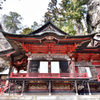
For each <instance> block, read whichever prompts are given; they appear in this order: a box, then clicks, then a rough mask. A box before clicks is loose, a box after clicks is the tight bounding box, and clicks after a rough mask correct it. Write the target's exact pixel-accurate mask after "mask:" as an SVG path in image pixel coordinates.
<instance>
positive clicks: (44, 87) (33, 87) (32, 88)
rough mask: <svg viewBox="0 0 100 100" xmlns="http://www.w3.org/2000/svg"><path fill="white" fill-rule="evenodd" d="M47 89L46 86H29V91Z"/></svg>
mask: <svg viewBox="0 0 100 100" xmlns="http://www.w3.org/2000/svg"><path fill="white" fill-rule="evenodd" d="M36 89H47V85H46V84H29V90H36Z"/></svg>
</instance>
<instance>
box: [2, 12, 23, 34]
mask: <svg viewBox="0 0 100 100" xmlns="http://www.w3.org/2000/svg"><path fill="white" fill-rule="evenodd" d="M2 18H3V24H4V26H5V28H6V29H7V30H8V31H9V32H11V33H16V31H17V30H20V29H21V28H22V27H21V20H22V17H21V15H19V14H18V13H16V12H10V13H9V15H6V14H4V15H3V17H2Z"/></svg>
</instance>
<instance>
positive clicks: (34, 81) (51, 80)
mask: <svg viewBox="0 0 100 100" xmlns="http://www.w3.org/2000/svg"><path fill="white" fill-rule="evenodd" d="M1 32H2V33H3V35H4V36H5V37H6V39H7V40H8V42H9V43H10V45H11V46H12V49H9V50H6V51H2V52H1V53H0V56H1V57H2V58H3V59H5V60H7V61H9V62H10V72H9V78H7V80H9V83H8V85H7V86H8V88H7V89H8V93H9V94H10V93H11V92H20V93H22V94H23V93H49V95H50V94H51V93H58V92H61V93H63V92H65V93H76V95H78V94H81V93H82V94H88V93H89V94H91V93H94V92H96V93H99V92H100V45H99V41H98V40H96V39H95V38H94V37H96V36H97V37H98V36H99V35H97V34H96V33H95V34H90V35H84V36H71V35H69V34H67V33H65V32H63V31H62V30H60V29H59V28H57V27H56V26H55V25H54V24H53V23H52V22H50V21H48V22H47V23H46V24H45V25H43V26H42V27H41V28H39V29H38V30H36V31H34V32H32V33H30V34H28V35H16V34H9V33H6V32H4V31H1ZM96 41H97V42H96ZM15 69H16V71H17V72H15V71H14V70H15Z"/></svg>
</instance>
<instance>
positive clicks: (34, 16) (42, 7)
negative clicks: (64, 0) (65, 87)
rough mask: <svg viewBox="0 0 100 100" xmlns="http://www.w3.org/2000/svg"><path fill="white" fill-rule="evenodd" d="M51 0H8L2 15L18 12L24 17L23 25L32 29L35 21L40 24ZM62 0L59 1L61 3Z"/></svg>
mask: <svg viewBox="0 0 100 100" xmlns="http://www.w3.org/2000/svg"><path fill="white" fill-rule="evenodd" d="M50 1H51V0H6V2H4V3H3V9H2V10H0V15H3V14H9V12H10V11H13V12H17V13H18V14H20V15H21V16H22V17H23V21H22V24H23V26H24V25H26V26H28V27H30V26H31V25H32V24H33V22H34V21H36V22H38V23H40V22H41V20H42V19H43V16H44V13H45V12H46V11H47V7H48V3H49V2H50ZM60 1H61V0H58V2H60Z"/></svg>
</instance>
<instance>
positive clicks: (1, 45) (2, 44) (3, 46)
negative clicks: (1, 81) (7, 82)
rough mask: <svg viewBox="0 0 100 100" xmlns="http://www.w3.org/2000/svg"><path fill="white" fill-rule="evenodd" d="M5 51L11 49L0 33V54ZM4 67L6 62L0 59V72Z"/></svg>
mask: <svg viewBox="0 0 100 100" xmlns="http://www.w3.org/2000/svg"><path fill="white" fill-rule="evenodd" d="M0 30H2V28H1V25H0ZM7 49H11V46H10V44H9V43H8V41H7V40H6V39H5V37H4V36H3V34H2V33H1V32H0V52H1V51H5V50H7ZM5 67H7V63H6V61H4V60H3V59H2V58H0V71H2V69H4V68H5Z"/></svg>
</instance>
